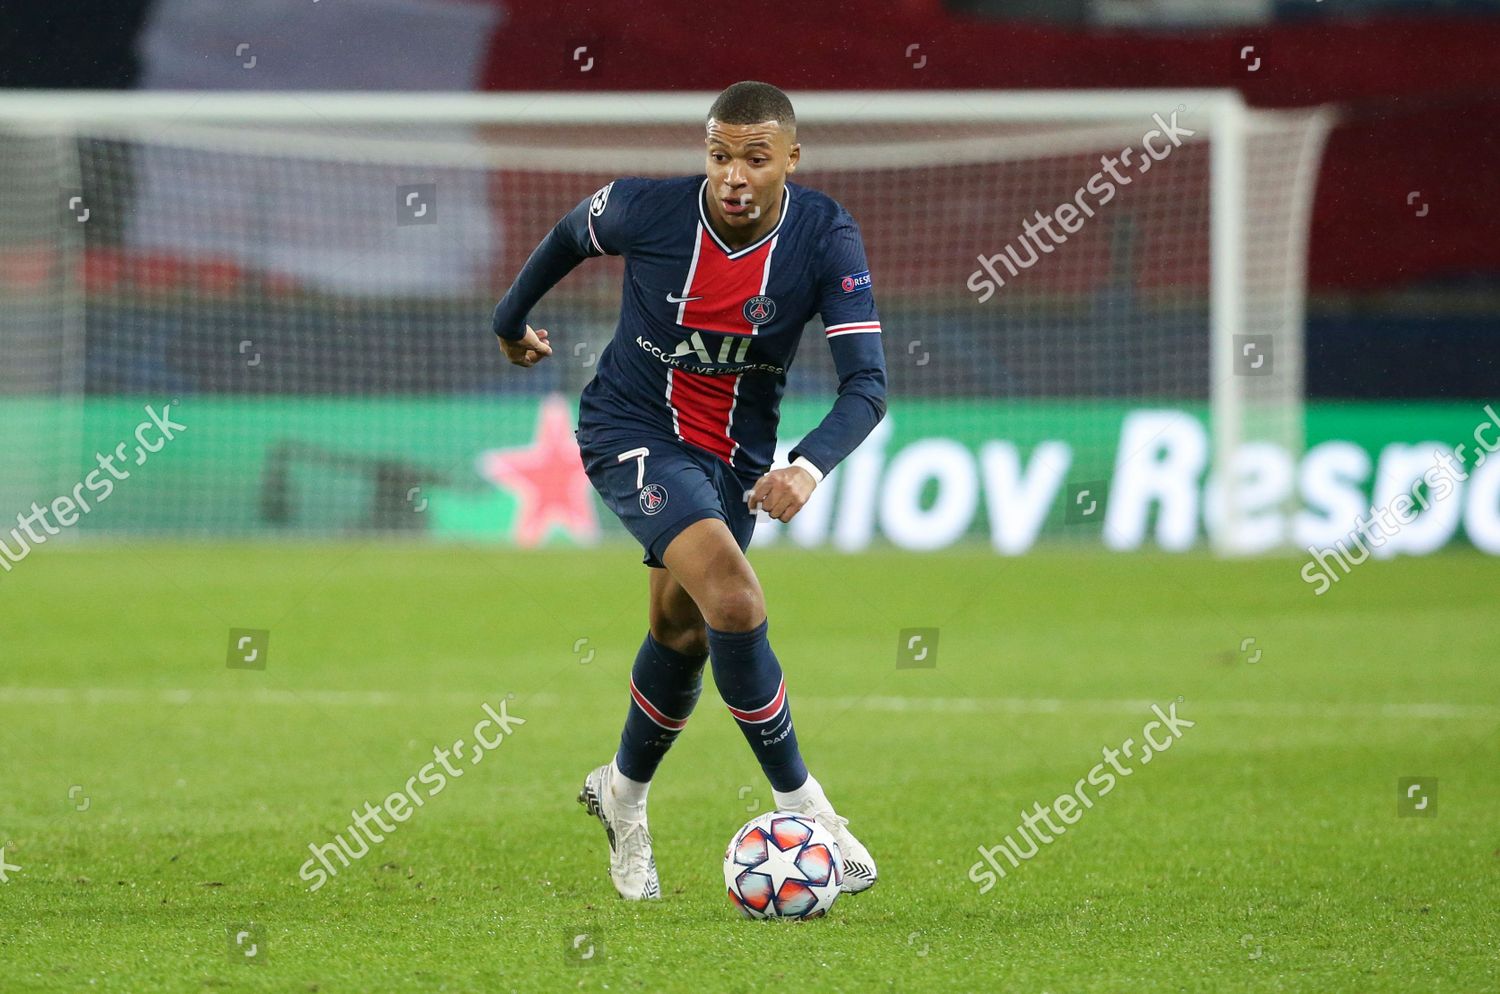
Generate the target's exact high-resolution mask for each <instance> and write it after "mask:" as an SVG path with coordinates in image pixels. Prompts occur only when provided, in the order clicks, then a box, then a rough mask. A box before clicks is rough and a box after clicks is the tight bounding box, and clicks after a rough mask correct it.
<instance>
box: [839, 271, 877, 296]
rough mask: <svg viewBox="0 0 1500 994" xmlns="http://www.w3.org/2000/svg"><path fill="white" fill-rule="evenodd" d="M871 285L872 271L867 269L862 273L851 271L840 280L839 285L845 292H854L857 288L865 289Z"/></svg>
mask: <svg viewBox="0 0 1500 994" xmlns="http://www.w3.org/2000/svg"><path fill="white" fill-rule="evenodd" d="M869 285H870V271H869V270H868V269H866V270H865V271H864V272H862V273H851V274H849V275H848V276H845V277H844V278H843V279H842V280H839V286H840V287H842V288H843V290H844V292H845V293H853V292H854V291H855V290H863V289H864V288H865V287H867V286H869Z"/></svg>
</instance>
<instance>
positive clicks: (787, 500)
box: [749, 466, 818, 521]
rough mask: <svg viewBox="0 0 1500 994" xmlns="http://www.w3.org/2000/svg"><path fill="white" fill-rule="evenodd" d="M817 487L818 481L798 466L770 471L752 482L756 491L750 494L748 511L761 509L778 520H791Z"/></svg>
mask: <svg viewBox="0 0 1500 994" xmlns="http://www.w3.org/2000/svg"><path fill="white" fill-rule="evenodd" d="M817 485H818V481H817V480H814V479H813V477H812V474H811V473H809V472H808V471H807V470H805V469H803V468H802V467H801V466H786V467H783V468H782V469H773V470H771V471H770V472H769V473H767V474H766V475H764V476H762V477H761V478H760V479H758V480H756V481H755V489H753V490H751V491H750V498H749V501H750V510H751V511H752V512H754V511H758V510H762V509H764V510H765V512H766V513H767V514H769V515H770V516H771V517H773V518H775V519H776V520H777V521H791V520H792V518H794V517H795V516H796V514H797V512H798V511H800V510H802V505H803V504H806V503H807V498H809V497H811V496H812V492H813V490H814V489H815V488H816V487H817Z"/></svg>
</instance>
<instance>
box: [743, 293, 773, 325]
mask: <svg viewBox="0 0 1500 994" xmlns="http://www.w3.org/2000/svg"><path fill="white" fill-rule="evenodd" d="M775 316H776V301H774V300H772V299H771V298H770V297H767V296H766V295H765V294H763V293H759V294H756V295H755V296H753V297H751V298H750V299H749V300H747V301H745V320H746V321H749V322H750V323H751V324H753V325H755V326H756V327H757V328H759V327H760V326H761V325H763V324H765V323H766V322H767V321H769V320H771V319H772V318H774V317H775Z"/></svg>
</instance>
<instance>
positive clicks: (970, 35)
mask: <svg viewBox="0 0 1500 994" xmlns="http://www.w3.org/2000/svg"><path fill="white" fill-rule="evenodd" d="M1496 53H1500V19H1497V18H1461V17H1412V16H1405V17H1394V16H1392V17H1383V18H1377V19H1369V20H1363V21H1355V20H1344V19H1328V20H1318V21H1305V22H1295V23H1283V24H1271V25H1247V26H1245V27H1243V28H1218V29H1214V30H1205V31H1187V32H1184V31H1180V30H1174V31H1172V32H1154V31H1108V32H1104V31H1084V30H1080V29H1072V28H1062V27H1054V26H1043V25H1036V24H1021V23H1015V22H998V21H991V20H985V19H976V18H972V17H964V16H957V15H954V14H951V13H949V12H947V11H945V10H944V9H943V8H942V7H941V5H940V4H938V3H936V2H933V0H906V2H903V3H900V4H887V5H881V6H879V7H874V6H871V5H864V4H860V5H855V4H847V3H822V4H816V3H814V4H808V3H760V4H750V5H739V6H736V7H734V8H733V9H729V8H724V9H719V8H714V7H712V6H704V5H703V4H702V3H700V2H698V0H658V2H655V3H652V4H650V5H649V6H644V5H628V6H610V5H600V4H597V3H594V2H593V0H555V2H549V3H547V4H514V5H506V17H505V20H504V22H503V23H502V24H501V25H500V26H499V27H498V28H497V30H496V31H495V32H494V34H493V36H492V38H491V42H490V45H489V50H488V59H487V62H486V65H485V67H484V69H483V72H482V74H481V78H482V81H483V83H482V85H483V86H484V87H485V88H487V89H492V90H532V89H544V90H569V91H590V90H718V89H721V88H723V87H724V86H727V85H728V84H729V83H732V82H734V81H736V80H739V79H764V80H766V81H768V82H773V83H775V84H777V85H778V86H781V87H783V88H785V89H788V90H807V89H837V90H857V89H917V90H921V89H934V90H939V89H971V88H977V89H991V88H993V89H1053V88H1056V89H1078V88H1101V89H1110V88H1126V87H1148V88H1149V87H1173V88H1199V87H1227V86H1232V87H1237V88H1239V89H1240V90H1241V91H1242V92H1243V93H1244V94H1245V97H1246V99H1247V100H1248V101H1249V102H1250V103H1251V104H1252V105H1254V106H1262V107H1288V106H1300V105H1307V104H1322V103H1337V104H1343V105H1345V106H1346V108H1347V111H1348V117H1347V119H1346V121H1345V123H1344V124H1343V125H1342V126H1341V127H1340V128H1339V129H1338V130H1336V131H1335V133H1334V135H1333V138H1332V141H1331V142H1330V145H1329V149H1328V154H1327V157H1326V159H1325V163H1324V168H1323V173H1322V176H1321V179H1320V182H1319V184H1318V189H1317V196H1316V201H1315V206H1314V214H1313V226H1312V243H1311V260H1310V262H1311V273H1310V280H1311V283H1310V285H1311V287H1312V289H1314V290H1318V289H1325V290H1332V289H1354V288H1364V289H1386V288H1392V287H1399V286H1402V285H1408V284H1412V283H1419V282H1423V281H1428V280H1441V279H1444V278H1447V277H1454V276H1462V275H1465V274H1471V273H1480V274H1487V275H1490V276H1496V275H1500V222H1497V220H1496V217H1497V212H1496V211H1495V210H1494V205H1495V204H1496V203H1500V170H1496V169H1495V168H1494V164H1495V163H1496V162H1497V161H1500V86H1497V84H1496V80H1497V78H1500V55H1497V54H1496ZM706 109H707V108H705V110H706ZM854 114H857V108H851V115H854Z"/></svg>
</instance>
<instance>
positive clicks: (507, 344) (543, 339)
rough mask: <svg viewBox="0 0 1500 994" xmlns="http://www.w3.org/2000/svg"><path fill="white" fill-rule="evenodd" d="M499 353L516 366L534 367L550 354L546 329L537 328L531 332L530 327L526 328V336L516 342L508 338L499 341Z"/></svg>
mask: <svg viewBox="0 0 1500 994" xmlns="http://www.w3.org/2000/svg"><path fill="white" fill-rule="evenodd" d="M500 351H501V352H504V353H505V358H507V359H509V360H510V361H511V362H513V363H515V364H516V365H517V366H535V365H536V364H537V363H539V362H541V361H542V360H543V359H545V358H547V357H548V356H549V355H551V354H552V346H551V345H548V344H547V329H546V328H538V329H537V330H536V331H532V330H531V325H529V324H528V325H527V326H526V334H525V335H524V336H523V337H521V338H520V339H518V340H516V341H511V340H510V339H508V338H502V339H500Z"/></svg>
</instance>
